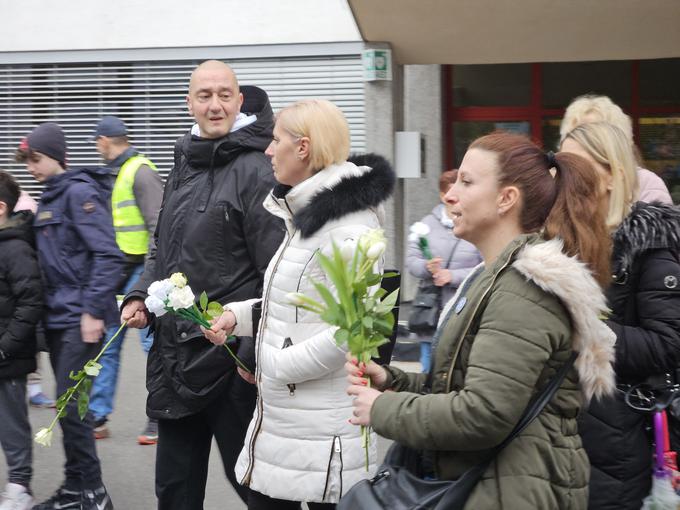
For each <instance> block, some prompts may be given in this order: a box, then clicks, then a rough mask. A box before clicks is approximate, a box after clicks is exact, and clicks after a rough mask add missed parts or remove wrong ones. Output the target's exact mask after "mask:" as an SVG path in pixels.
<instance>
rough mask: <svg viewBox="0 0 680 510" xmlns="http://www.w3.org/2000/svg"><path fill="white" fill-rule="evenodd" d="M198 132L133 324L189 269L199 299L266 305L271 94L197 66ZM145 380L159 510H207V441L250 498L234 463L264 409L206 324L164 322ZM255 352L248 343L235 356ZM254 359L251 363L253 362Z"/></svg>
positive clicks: (127, 315)
mask: <svg viewBox="0 0 680 510" xmlns="http://www.w3.org/2000/svg"><path fill="white" fill-rule="evenodd" d="M187 105H188V108H189V112H190V113H191V114H192V115H193V117H194V119H195V120H196V123H197V125H196V126H194V129H192V131H191V132H189V133H187V134H186V135H185V136H184V137H182V138H181V139H180V140H178V142H177V144H176V146H175V166H174V168H173V169H172V172H171V173H170V175H169V177H168V181H167V182H166V185H165V191H164V196H163V204H162V206H161V212H160V215H159V218H158V227H157V228H156V234H155V240H156V250H155V251H151V252H150V253H149V256H148V258H147V261H146V264H145V268H144V273H143V274H142V277H141V278H140V281H139V284H138V285H137V286H136V288H135V289H134V290H133V291H132V292H130V293H129V294H128V295H127V296H126V298H125V302H124V304H123V310H122V315H121V318H122V320H127V321H128V324H129V325H130V326H131V327H139V328H143V327H145V326H146V325H147V323H148V321H149V314H148V311H147V309H146V307H145V305H144V301H143V299H144V298H145V297H146V290H147V288H148V287H149V285H150V284H151V283H152V282H153V281H156V280H160V279H163V278H167V277H169V276H170V275H171V274H172V273H175V272H182V273H184V274H185V275H186V276H187V278H188V281H189V285H190V286H191V288H192V289H193V291H194V293H195V294H196V295H199V294H200V293H201V292H203V291H206V292H207V294H208V297H209V298H210V300H211V301H217V302H220V303H228V302H230V301H240V300H245V299H248V298H255V297H260V296H261V294H262V281H263V277H264V272H265V270H266V268H267V265H268V263H269V261H270V259H271V257H272V256H273V254H274V252H275V251H276V249H277V248H278V247H279V245H280V243H281V241H282V239H283V224H282V223H281V220H279V219H277V218H276V217H274V216H273V215H271V214H269V213H268V212H266V211H265V209H264V207H263V206H262V202H263V200H264V199H265V197H266V196H267V194H268V193H269V192H270V191H271V189H272V188H273V187H274V184H275V180H274V176H273V172H272V167H271V163H270V161H269V158H268V157H267V156H265V155H264V150H265V149H266V148H267V146H268V145H269V143H270V142H271V139H272V131H273V127H274V119H273V114H272V110H271V106H270V104H269V99H268V97H267V94H266V93H265V92H264V91H263V90H261V89H259V88H257V87H245V86H244V87H239V84H238V81H237V79H236V75H235V74H234V72H233V71H232V70H231V69H230V68H229V67H228V66H227V65H225V64H224V63H222V62H217V61H214V60H211V61H207V62H204V63H203V64H201V65H200V66H198V67H197V68H196V69H195V70H194V72H193V74H192V76H191V81H190V84H189V94H188V96H187ZM152 326H153V328H154V343H153V346H152V347H151V351H150V352H149V358H148V364H147V378H146V384H147V389H148V391H149V398H148V400H147V413H148V415H149V417H151V418H157V419H158V450H157V455H156V495H157V496H158V508H159V509H162V510H175V509H178V510H179V509H181V510H197V509H201V508H203V498H204V494H205V484H206V478H207V473H208V458H209V454H210V445H211V442H212V439H213V436H214V437H215V439H216V441H217V445H218V447H219V449H220V454H221V456H222V462H223V464H224V470H225V473H226V475H227V478H228V479H229V481H230V482H231V484H232V485H233V486H234V488H235V490H236V491H237V492H238V494H239V495H240V496H241V498H242V499H243V500H244V501H245V500H246V498H247V490H246V489H245V488H244V487H242V486H240V485H238V482H237V481H236V478H235V475H234V465H235V463H236V459H237V457H238V454H239V453H240V451H241V448H242V446H243V440H244V437H245V433H246V429H247V426H248V423H249V422H250V419H251V417H252V413H253V409H254V406H255V387H254V386H253V385H251V384H249V383H247V382H245V381H244V380H243V379H242V378H241V377H240V376H239V375H238V374H237V373H236V367H235V364H234V361H233V360H232V359H231V358H230V357H229V355H228V353H227V352H226V349H224V348H223V347H221V346H214V345H212V344H211V343H210V342H208V341H207V340H206V339H205V337H204V335H203V333H202V332H201V330H200V329H199V328H198V326H196V325H194V324H192V323H190V322H187V321H185V320H183V319H180V318H179V317H177V316H175V315H173V314H165V315H163V316H162V317H156V318H155V319H154V323H153V325H152ZM247 346H249V347H250V348H251V349H250V350H251V355H252V339H247V340H246V339H241V342H240V345H239V346H238V355H239V356H240V357H242V359H244V358H247V356H246V354H245V350H246V347H247ZM251 362H252V360H251Z"/></svg>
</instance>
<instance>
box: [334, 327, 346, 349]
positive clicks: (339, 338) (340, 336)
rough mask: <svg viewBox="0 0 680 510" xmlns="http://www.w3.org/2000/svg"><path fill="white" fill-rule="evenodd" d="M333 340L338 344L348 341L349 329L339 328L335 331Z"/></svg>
mask: <svg viewBox="0 0 680 510" xmlns="http://www.w3.org/2000/svg"><path fill="white" fill-rule="evenodd" d="M334 336H335V342H336V343H337V344H338V345H344V344H346V343H348V342H349V331H347V330H346V329H339V330H337V331H336V332H335V335H334Z"/></svg>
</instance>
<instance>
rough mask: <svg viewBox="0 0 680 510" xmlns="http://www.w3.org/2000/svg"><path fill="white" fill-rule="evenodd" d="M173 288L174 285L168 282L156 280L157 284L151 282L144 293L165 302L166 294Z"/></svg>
mask: <svg viewBox="0 0 680 510" xmlns="http://www.w3.org/2000/svg"><path fill="white" fill-rule="evenodd" d="M174 288H175V285H174V284H173V283H172V282H171V281H170V280H169V279H167V278H166V279H165V280H158V281H157V282H153V283H152V284H151V285H149V289H148V290H147V291H146V293H147V294H148V295H149V296H154V297H157V298H158V299H160V300H161V301H165V300H166V299H168V294H169V293H170V291H171V290H172V289H174ZM147 308H148V306H147Z"/></svg>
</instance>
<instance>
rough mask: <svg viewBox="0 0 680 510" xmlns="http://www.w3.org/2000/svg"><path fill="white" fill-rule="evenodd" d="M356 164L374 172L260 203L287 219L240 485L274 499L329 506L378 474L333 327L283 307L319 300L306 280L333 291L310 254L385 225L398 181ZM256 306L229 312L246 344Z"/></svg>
mask: <svg viewBox="0 0 680 510" xmlns="http://www.w3.org/2000/svg"><path fill="white" fill-rule="evenodd" d="M361 158H362V159H363V161H362V163H365V164H367V165H368V164H370V165H371V166H356V165H355V164H353V163H350V162H346V163H344V164H341V165H334V166H331V167H328V168H325V169H324V170H321V171H320V172H318V173H317V174H315V175H314V176H312V177H310V178H309V179H307V180H305V181H304V182H302V183H300V184H298V185H297V186H295V187H293V188H288V187H284V186H277V187H276V188H275V189H274V190H273V191H272V193H271V194H270V195H269V196H268V198H267V199H266V200H265V202H264V206H265V208H266V209H267V210H268V211H269V212H271V213H272V214H274V215H276V216H279V217H281V218H283V219H284V220H285V224H286V229H287V233H286V237H285V239H284V242H283V244H282V245H281V247H280V248H279V250H278V251H277V253H276V254H275V255H274V258H273V259H272V261H271V262H270V264H269V267H268V269H267V272H266V274H265V280H264V291H263V300H262V318H261V320H260V323H259V327H258V335H257V340H256V359H257V371H256V379H257V387H258V401H257V406H256V409H255V414H254V416H253V419H252V421H251V423H250V426H249V428H248V433H247V435H246V441H245V445H244V448H243V450H242V452H241V455H240V457H239V459H238V462H237V464H236V476H237V479H238V480H239V481H240V482H241V483H242V484H244V485H247V486H249V487H251V488H252V489H253V490H255V491H258V492H260V493H262V494H266V495H267V496H270V497H274V498H281V499H287V500H293V501H308V502H318V503H321V502H325V503H335V502H337V501H338V500H339V499H340V497H341V495H342V494H343V493H345V492H346V491H347V490H348V489H349V488H350V487H351V486H352V485H354V484H355V483H357V482H358V481H360V480H361V479H363V478H367V477H369V476H371V475H372V474H373V472H374V471H375V462H376V438H375V435H373V436H372V437H371V444H370V448H369V459H370V465H369V469H368V471H367V470H366V467H365V451H364V449H363V448H362V446H361V437H360V428H359V427H357V426H354V425H351V424H350V423H349V422H348V420H349V418H350V417H351V416H352V399H351V397H349V396H348V395H347V393H346V389H347V385H348V383H347V379H346V373H345V370H344V363H345V352H346V351H345V350H344V349H342V348H339V347H338V346H337V345H336V343H335V340H334V338H333V334H334V332H335V329H336V328H333V327H330V326H329V325H328V324H326V323H324V322H322V321H321V319H320V318H319V316H318V315H316V314H314V313H311V312H307V311H305V310H302V309H300V308H296V307H295V306H293V305H291V304H289V303H288V302H287V300H286V294H288V293H289V292H302V293H304V294H306V295H309V296H311V297H313V298H315V299H318V300H319V301H321V298H320V297H319V296H318V294H317V292H316V290H315V289H314V287H313V285H312V282H311V280H312V279H313V280H315V281H318V282H321V283H323V284H325V285H326V286H328V287H330V282H329V281H328V279H327V278H326V276H325V274H324V272H323V270H322V269H321V267H320V266H319V263H318V259H317V257H316V253H317V252H318V251H321V252H322V253H324V254H326V255H328V254H330V253H331V250H332V243H333V242H335V243H336V244H338V245H340V244H341V243H342V242H343V241H345V240H346V239H356V238H358V237H359V236H360V235H361V234H362V233H364V232H365V231H367V230H369V229H374V228H379V227H380V226H381V223H382V221H381V215H382V213H381V211H382V203H383V202H384V201H385V200H386V199H387V198H388V197H389V195H390V193H391V191H392V188H393V186H394V173H393V172H392V170H391V169H390V167H389V165H388V164H387V162H386V161H385V160H384V159H382V158H380V157H376V156H362V157H361ZM367 159H368V161H367ZM255 302H257V300H250V301H244V302H240V303H230V304H228V305H227V307H228V308H230V309H231V310H232V311H233V312H234V314H235V315H236V319H237V326H236V329H235V330H234V334H236V335H238V336H249V335H252V332H253V324H252V305H253V304H254V303H255Z"/></svg>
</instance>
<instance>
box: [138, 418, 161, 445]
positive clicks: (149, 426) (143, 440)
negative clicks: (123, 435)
mask: <svg viewBox="0 0 680 510" xmlns="http://www.w3.org/2000/svg"><path fill="white" fill-rule="evenodd" d="M157 442H158V420H154V419H152V418H149V421H148V422H147V423H146V427H145V428H144V430H143V431H142V433H141V434H140V435H139V436H137V443H139V444H156V443H157Z"/></svg>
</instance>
